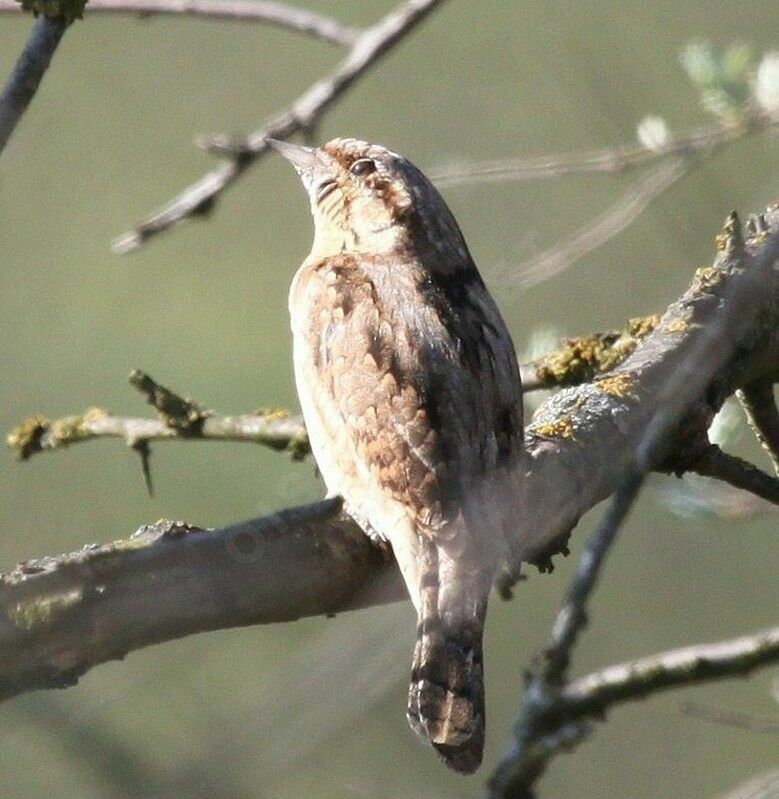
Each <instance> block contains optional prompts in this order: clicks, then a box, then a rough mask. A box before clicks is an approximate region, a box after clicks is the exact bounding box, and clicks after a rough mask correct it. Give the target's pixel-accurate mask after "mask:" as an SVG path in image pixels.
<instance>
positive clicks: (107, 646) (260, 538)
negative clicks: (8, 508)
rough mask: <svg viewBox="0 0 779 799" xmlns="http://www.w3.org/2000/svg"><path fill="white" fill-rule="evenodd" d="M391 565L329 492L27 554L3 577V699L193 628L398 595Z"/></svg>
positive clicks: (284, 617)
mask: <svg viewBox="0 0 779 799" xmlns="http://www.w3.org/2000/svg"><path fill="white" fill-rule="evenodd" d="M388 563H389V561H388V559H387V557H386V555H385V554H384V553H382V551H381V550H379V549H378V548H377V547H376V546H375V545H373V544H372V543H371V542H370V541H369V539H368V538H367V537H366V536H365V535H364V534H363V533H362V532H361V531H360V530H359V528H358V527H357V526H356V525H355V524H354V522H352V521H351V519H348V518H347V517H345V516H343V515H341V514H340V513H339V503H338V502H336V501H333V500H328V501H325V502H320V503H316V504H314V505H309V506H304V507H301V508H292V509H289V510H285V511H282V512H281V513H277V514H273V515H271V516H268V517H265V518H263V519H257V520H254V521H249V522H244V523H242V524H237V525H233V526H231V527H226V528H223V529H221V530H200V529H197V528H193V527H190V526H188V525H185V524H183V523H175V522H169V523H157V524H155V525H152V526H149V527H145V528H141V529H140V530H139V531H138V532H137V533H135V534H134V535H133V536H131V537H130V538H126V539H122V540H118V541H114V542H113V543H111V544H105V545H103V546H86V547H84V548H83V549H82V550H80V551H78V552H74V553H71V554H69V555H62V556H60V557H57V558H41V559H39V560H32V561H27V562H26V563H23V564H21V565H20V566H18V567H17V568H16V570H15V571H13V572H11V573H10V574H7V575H5V576H3V577H2V578H1V579H0V698H8V697H10V696H14V695H15V694H18V693H21V692H24V691H31V690H35V689H41V688H62V687H65V686H68V685H73V684H74V683H75V682H76V681H77V680H78V678H79V677H80V676H81V675H82V674H83V673H84V672H86V671H87V670H88V669H90V668H92V667H93V666H96V665H98V664H100V663H104V662H106V661H108V660H116V659H121V658H123V657H124V656H125V655H126V654H127V653H128V652H130V651H132V650H134V649H138V648H139V647H142V646H148V645H149V644H154V643H159V642H161V641H168V640H171V639H174V638H180V637H181V636H184V635H190V634H192V633H196V632H203V631H206V630H215V629H222V628H224V627H234V626H238V625H247V624H264V623H269V622H278V621H292V620H293V619H298V618H301V617H303V616H310V615H318V614H325V613H327V614H331V613H336V612H338V611H341V610H344V609H347V608H351V607H359V606H362V605H369V604H377V603H379V602H386V601H390V600H393V599H398V598H401V597H402V596H403V591H402V584H401V581H400V578H399V577H398V576H397V575H396V574H395V572H394V570H391V569H387V565H388Z"/></svg>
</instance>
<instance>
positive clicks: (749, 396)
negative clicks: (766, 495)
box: [736, 380, 779, 477]
mask: <svg viewBox="0 0 779 799" xmlns="http://www.w3.org/2000/svg"><path fill="white" fill-rule="evenodd" d="M736 395H737V396H738V398H739V400H740V402H741V405H742V406H743V408H744V412H745V413H746V415H747V422H748V423H749V426H750V427H751V428H752V431H753V432H754V434H755V437H756V438H757V440H758V442H759V444H760V446H761V447H762V448H763V449H764V450H765V451H766V452H767V453H768V457H769V458H770V459H771V463H772V464H773V467H774V472H775V473H776V476H777V477H779V409H777V406H776V400H775V399H774V387H773V384H772V382H771V381H770V380H763V381H760V382H757V383H753V384H752V385H749V386H745V387H744V388H742V389H740V390H739V391H737V392H736Z"/></svg>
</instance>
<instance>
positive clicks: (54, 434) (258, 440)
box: [6, 408, 309, 460]
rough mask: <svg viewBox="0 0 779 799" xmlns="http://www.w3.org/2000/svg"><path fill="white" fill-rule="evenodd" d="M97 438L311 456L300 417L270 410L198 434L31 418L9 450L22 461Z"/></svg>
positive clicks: (99, 419)
mask: <svg viewBox="0 0 779 799" xmlns="http://www.w3.org/2000/svg"><path fill="white" fill-rule="evenodd" d="M97 438H119V439H122V440H123V441H124V442H125V443H126V444H127V446H128V447H137V446H138V444H139V443H140V442H146V443H148V442H151V441H170V440H173V439H175V440H178V441H182V440H183V441H246V442H249V443H255V444H264V445H265V446H266V447H270V448H271V449H275V450H278V451H286V452H289V453H290V454H291V455H292V456H293V457H294V458H296V459H297V458H302V457H303V456H304V455H306V454H307V453H308V451H309V447H308V436H307V435H306V429H305V427H304V426H303V420H302V418H301V417H300V416H290V415H288V414H287V413H286V412H285V411H281V410H270V411H265V412H258V413H254V414H252V413H247V414H242V415H240V416H219V415H217V414H213V415H209V416H207V417H205V418H204V419H203V421H202V424H200V425H199V426H198V427H197V429H195V430H192V431H190V432H187V431H185V430H182V429H181V428H179V427H175V426H171V425H170V424H168V423H167V422H166V421H165V420H164V419H144V418H136V417H126V416H113V415H111V414H110V413H108V411H104V410H103V409H102V408H89V409H87V410H86V411H84V413H81V414H75V415H73V416H65V417H62V418H60V419H47V418H46V417H45V416H31V417H29V418H28V419H25V420H24V421H23V422H22V423H21V424H20V425H19V426H18V427H16V428H15V429H14V430H12V431H11V432H10V433H9V434H8V438H7V439H6V440H7V442H8V446H9V447H11V448H12V449H14V450H15V451H16V453H17V455H18V456H19V458H20V459H21V460H27V458H30V457H31V456H32V455H35V454H36V453H38V452H47V451H50V450H56V449H63V448H64V447H68V446H70V445H71V444H78V443H80V442H83V441H92V440H94V439H97Z"/></svg>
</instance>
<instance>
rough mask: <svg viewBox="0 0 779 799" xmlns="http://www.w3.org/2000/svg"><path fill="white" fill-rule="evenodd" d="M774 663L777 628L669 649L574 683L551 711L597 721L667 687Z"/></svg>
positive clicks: (777, 648)
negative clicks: (611, 710) (623, 704)
mask: <svg viewBox="0 0 779 799" xmlns="http://www.w3.org/2000/svg"><path fill="white" fill-rule="evenodd" d="M777 661H779V627H774V628H771V629H768V630H762V631H760V632H758V633H754V634H752V635H745V636H742V637H740V638H734V639H732V640H729V641H718V642H716V643H713V644H695V645H694V646H686V647H683V648H681V649H672V650H670V651H668V652H661V653H659V654H657V655H649V656H647V657H642V658H639V659H638V660H633V661H629V662H627V663H620V664H618V665H615V666H609V667H608V668H605V669H603V670H602V671H597V672H594V673H592V674H588V675H587V676H586V677H580V678H579V679H577V680H574V681H573V682H571V683H569V684H568V685H566V686H565V688H563V689H562V691H561V692H560V695H559V698H558V699H557V701H556V708H555V710H556V712H558V713H560V714H562V715H563V716H564V717H565V718H566V719H573V718H581V717H583V716H590V717H598V716H602V715H603V713H604V712H605V711H606V710H607V709H608V708H609V707H611V706H612V705H615V704H618V703H621V702H627V701H631V700H635V699H643V698H644V697H646V696H647V695H649V694H654V693H657V692H658V691H664V690H667V689H669V688H677V687H679V686H683V685H697V684H699V683H702V682H705V681H707V680H711V679H718V678H720V677H736V676H739V675H743V674H749V672H751V671H752V670H753V669H755V668H757V667H759V666H767V665H768V664H770V663H775V662H777Z"/></svg>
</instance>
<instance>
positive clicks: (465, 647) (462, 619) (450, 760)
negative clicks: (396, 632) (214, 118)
mask: <svg viewBox="0 0 779 799" xmlns="http://www.w3.org/2000/svg"><path fill="white" fill-rule="evenodd" d="M431 566H433V564H431ZM435 566H436V567H435V568H431V569H430V570H429V571H428V572H427V573H426V574H425V575H423V580H422V591H421V594H422V596H421V602H420V606H419V624H418V628H417V642H416V646H415V648H414V660H413V663H412V667H411V686H410V688H409V697H408V710H407V714H406V715H407V716H408V721H409V724H410V725H411V727H412V729H414V730H415V731H416V732H417V733H418V734H419V735H421V736H422V737H423V738H426V739H428V740H429V741H430V743H432V744H433V746H434V747H435V749H436V750H437V751H438V753H439V754H440V755H441V757H442V758H443V759H444V761H445V762H446V764H447V765H448V766H449V767H450V768H452V769H454V770H455V771H459V772H461V773H463V774H471V773H472V772H474V771H476V769H477V768H478V767H479V765H480V764H481V760H482V753H483V750H484V676H483V665H482V633H483V625H484V616H485V612H486V597H480V598H478V600H477V601H476V602H475V603H474V604H471V603H466V604H468V605H469V606H470V607H469V609H468V612H467V613H458V612H450V611H451V608H446V607H442V606H441V601H442V600H444V601H445V600H446V594H447V593H449V592H448V591H442V592H439V590H438V584H439V575H440V572H439V568H437V564H435ZM488 590H489V588H488ZM458 598H461V597H458Z"/></svg>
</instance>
